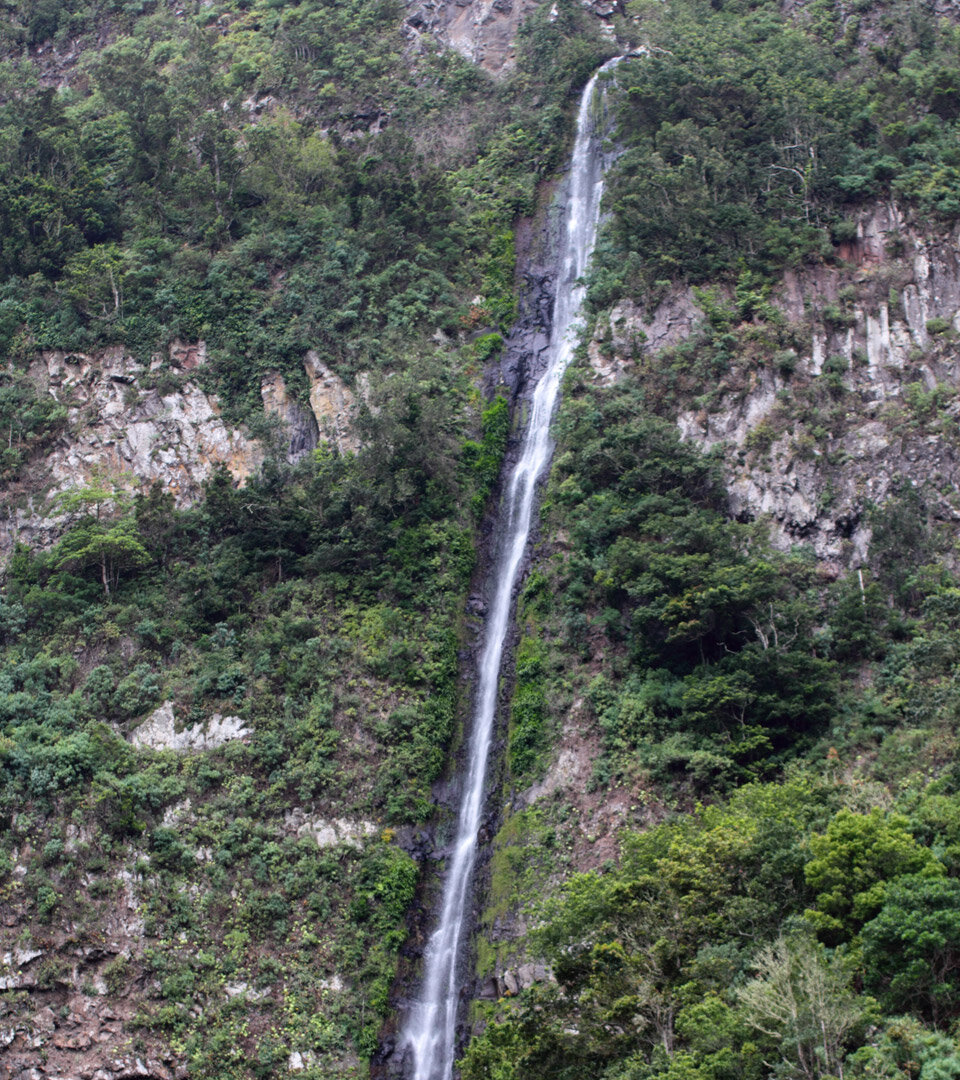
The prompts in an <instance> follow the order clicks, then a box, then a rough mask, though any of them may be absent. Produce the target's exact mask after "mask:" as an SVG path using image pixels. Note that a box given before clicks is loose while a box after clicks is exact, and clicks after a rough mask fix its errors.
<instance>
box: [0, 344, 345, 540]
mask: <svg viewBox="0 0 960 1080" xmlns="http://www.w3.org/2000/svg"><path fill="white" fill-rule="evenodd" d="M205 363H206V348H205V346H204V343H203V342H194V343H184V342H174V343H173V345H172V346H171V347H170V355H169V362H165V361H164V360H163V359H162V358H161V357H159V356H158V357H154V359H153V361H152V362H151V363H150V364H149V365H147V364H141V363H139V362H138V361H137V360H135V359H134V358H133V357H131V356H129V355H128V354H127V352H126V351H125V350H124V349H123V348H122V347H119V346H118V347H114V348H109V349H105V350H104V351H103V352H102V353H98V354H96V355H87V354H85V353H66V352H62V351H48V352H44V353H42V354H41V355H40V356H39V357H38V358H37V359H36V360H35V361H34V362H33V363H32V364H31V365H30V368H29V376H30V379H31V380H32V381H33V383H34V385H35V386H36V388H37V392H38V394H41V395H43V396H47V395H49V396H50V397H53V398H54V399H55V400H56V401H57V402H59V403H60V404H61V405H63V406H64V407H65V408H66V410H67V418H66V424H65V427H64V429H63V430H62V431H61V433H60V435H59V438H58V439H57V441H56V443H55V444H54V445H53V446H52V447H50V448H49V449H48V450H47V451H46V452H45V453H44V454H43V455H42V456H40V457H38V458H36V459H34V460H32V461H31V462H30V465H29V469H28V470H25V474H24V476H25V478H24V479H23V480H22V481H21V482H20V483H19V485H18V491H17V492H16V496H17V497H16V499H12V498H11V499H7V500H5V507H4V513H5V514H6V517H5V518H3V519H2V520H0V556H3V555H5V554H6V553H7V552H9V551H10V550H11V549H12V547H13V545H14V544H15V543H16V542H17V541H18V540H19V541H23V542H26V543H29V544H31V545H37V546H46V545H49V544H51V543H53V542H54V541H55V540H56V539H57V537H58V536H59V535H60V534H61V533H62V532H63V530H64V528H65V527H66V526H67V524H68V521H67V518H66V517H65V516H64V515H63V514H62V513H60V512H59V511H58V508H57V503H56V501H55V500H56V496H57V495H59V494H61V493H62V492H64V491H67V490H69V489H71V488H76V487H80V486H83V485H84V484H89V483H90V482H91V481H94V480H96V481H97V482H98V483H107V484H112V485H114V486H116V487H118V488H120V489H125V490H127V491H131V492H132V491H138V490H143V489H145V488H147V487H149V486H150V485H151V484H152V483H154V482H155V481H159V482H160V483H161V484H162V485H163V487H164V488H165V489H166V490H167V491H169V492H170V493H171V494H172V495H173V496H174V499H175V501H176V503H177V505H179V506H185V505H188V504H190V503H192V502H194V501H195V500H196V499H197V498H198V497H199V496H200V494H201V491H202V489H203V484H204V482H205V481H206V480H208V479H209V478H210V477H211V476H212V475H213V473H214V472H215V471H216V470H217V469H218V468H221V467H224V466H225V467H226V468H227V469H228V470H229V472H230V474H231V476H232V477H233V479H234V481H235V483H237V484H238V485H242V484H244V483H245V482H246V481H247V480H248V479H249V478H250V476H252V475H253V474H254V473H256V471H257V470H258V469H259V468H260V466H261V465H262V463H263V461H264V458H265V456H266V453H267V448H266V447H265V446H264V445H263V444H262V443H261V442H260V441H258V440H257V439H255V438H253V437H252V436H251V435H250V434H249V433H247V432H246V431H245V430H242V429H240V428H236V427H233V426H232V425H229V424H227V423H226V422H225V421H224V419H223V417H222V415H221V411H220V405H219V403H218V401H217V399H216V398H215V397H214V396H213V395H211V394H208V393H206V392H205V391H204V390H203V389H202V388H201V386H200V384H199V380H198V379H197V373H198V371H199V369H201V368H202V367H203V365H204V364H205ZM304 368H305V370H306V372H307V375H308V378H309V380H310V386H311V390H310V405H311V408H310V409H307V408H305V407H304V406H302V405H301V404H300V402H299V401H298V400H297V399H296V398H295V397H294V396H293V395H292V394H291V393H290V392H289V390H288V389H287V385H286V382H285V380H284V378H283V376H282V375H281V374H280V373H278V372H269V373H267V374H266V375H265V376H264V377H263V380H262V383H261V389H260V392H261V398H262V400H263V407H264V411H265V412H266V413H267V415H268V416H274V417H276V419H277V438H278V439H279V445H277V444H275V445H274V446H273V447H271V448H270V450H271V452H279V453H282V454H283V455H284V456H285V457H286V458H287V460H288V461H290V462H295V461H297V460H299V459H300V458H302V457H303V456H304V455H305V454H307V453H310V451H312V450H313V449H314V448H315V447H316V446H317V445H318V443H319V442H320V441H321V439H323V440H326V441H329V442H330V443H332V444H333V445H334V446H336V447H337V449H338V451H339V452H340V453H347V452H350V451H355V450H357V449H358V448H359V441H358V439H357V437H356V434H355V431H354V420H355V415H356V400H355V397H354V394H353V393H352V391H351V390H350V389H349V388H348V387H347V385H346V384H345V383H344V381H343V380H342V379H341V378H340V377H339V376H338V375H336V374H335V373H334V372H333V371H331V370H330V369H329V368H328V367H327V366H326V365H325V364H324V363H323V362H322V361H321V360H320V359H319V357H318V356H317V355H316V353H313V352H311V353H308V354H307V357H306V358H305V360H304Z"/></svg>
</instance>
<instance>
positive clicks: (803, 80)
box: [591, 0, 960, 333]
mask: <svg viewBox="0 0 960 1080" xmlns="http://www.w3.org/2000/svg"><path fill="white" fill-rule="evenodd" d="M634 7H635V8H636V10H637V13H638V17H639V18H642V21H643V32H644V39H645V42H646V44H647V46H648V48H649V52H647V53H645V55H643V56H642V57H641V58H638V59H636V60H628V61H627V62H625V63H623V64H622V65H621V66H620V68H619V70H618V76H617V80H618V83H619V84H620V86H621V88H622V96H621V104H620V109H619V137H620V139H621V141H622V143H623V145H624V146H625V152H624V154H623V156H622V157H621V159H620V160H619V162H618V163H617V165H616V167H615V169H614V171H613V173H612V175H611V178H610V183H609V196H608V203H609V206H610V209H611V211H612V216H611V220H610V223H609V226H608V228H607V230H606V235H605V238H604V240H603V241H602V243H601V245H600V250H599V252H598V258H597V259H596V260H595V263H594V268H593V271H592V282H593V284H592V289H591V299H592V302H593V303H594V304H596V305H597V306H601V307H605V306H608V305H610V304H612V303H613V302H615V301H616V299H618V298H619V297H620V296H622V295H633V296H636V295H638V294H644V293H645V294H646V295H647V296H652V295H653V294H655V291H656V290H655V283H656V282H657V281H659V280H663V279H668V280H669V279H676V278H685V279H688V280H691V281H693V282H695V283H696V282H705V281H712V280H716V279H717V278H718V277H731V278H732V277H734V276H735V275H736V274H737V272H738V270H739V269H740V267H741V266H743V265H744V264H746V265H747V266H748V267H749V268H750V269H751V270H752V271H755V272H757V273H759V274H761V275H771V274H775V273H777V272H778V271H780V270H781V269H782V268H783V267H785V266H790V265H795V264H797V263H799V262H802V261H803V260H805V259H809V258H821V257H829V256H830V254H831V237H830V235H829V231H828V225H829V224H830V223H831V221H832V220H835V218H836V215H837V213H838V211H840V210H841V209H842V208H843V206H844V204H846V203H850V202H859V201H863V200H867V199H871V198H876V197H883V196H885V195H891V194H892V195H894V196H896V197H898V198H899V199H900V200H903V201H906V202H909V203H912V204H913V205H915V206H916V207H917V208H918V209H919V210H921V212H923V213H926V214H931V213H932V214H937V215H942V216H944V217H948V218H952V217H955V216H956V215H957V214H958V213H960V199H958V192H960V187H958V176H960V173H958V168H957V166H958V161H957V155H956V150H955V140H956V130H957V124H958V122H960V119H958V114H957V111H956V109H955V97H956V87H955V85H954V84H955V82H956V80H955V79H954V77H953V75H952V74H950V73H951V72H952V70H953V65H952V57H953V55H954V52H955V49H956V40H957V33H958V31H957V28H956V26H955V25H953V24H952V23H951V22H948V21H946V20H940V21H937V20H935V19H934V17H933V16H932V15H929V14H928V13H926V12H923V13H921V12H919V11H918V10H917V9H916V8H915V6H914V5H910V4H908V3H904V2H892V3H888V4H884V5H883V7H882V11H883V15H882V21H883V32H884V34H885V35H886V37H885V40H886V41H887V42H888V43H887V44H884V45H876V44H873V43H872V39H870V38H869V37H868V36H867V35H866V34H864V37H863V39H862V40H858V38H859V35H860V33H861V26H860V20H859V18H858V17H857V16H851V15H850V13H849V12H845V13H844V15H843V17H841V16H840V13H839V8H837V7H836V6H835V5H834V4H833V3H832V2H826V3H823V4H819V5H815V10H816V11H817V12H818V13H821V12H823V13H829V15H824V16H823V19H822V21H821V19H820V15H819V14H818V15H817V16H814V15H813V14H812V13H808V12H806V11H805V12H804V15H803V16H802V17H795V16H794V15H793V13H787V12H785V11H783V10H782V8H781V7H780V6H779V5H777V4H775V3H772V2H770V3H767V2H760V3H752V4H749V5H743V4H739V3H713V4H706V3H701V2H699V0H673V2H671V3H669V4H667V5H659V6H658V5H653V4H649V3H643V2H642V0H635V3H634ZM890 42H896V45H895V46H894V45H891V44H889V43H890ZM834 239H835V240H837V241H841V240H842V239H843V238H842V236H840V235H835V237H834ZM734 253H735V256H736V257H733V256H734ZM824 314H825V317H826V318H828V319H830V320H833V319H834V315H835V316H836V319H839V320H841V322H842V321H845V320H846V319H847V318H848V314H847V313H845V312H843V311H842V310H840V309H839V308H837V309H836V311H835V312H825V313H824ZM933 332H934V331H931V333H933Z"/></svg>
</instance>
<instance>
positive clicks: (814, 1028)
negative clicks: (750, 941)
mask: <svg viewBox="0 0 960 1080" xmlns="http://www.w3.org/2000/svg"><path fill="white" fill-rule="evenodd" d="M755 963H756V967H757V970H758V975H757V977H756V978H755V979H753V980H752V981H751V982H749V983H747V984H746V986H744V987H742V988H741V989H740V990H738V991H737V1000H738V1002H739V1004H740V1007H741V1009H742V1010H743V1012H744V1015H745V1016H746V1019H747V1022H748V1023H749V1024H750V1025H751V1027H753V1028H755V1029H756V1030H757V1031H760V1032H762V1033H763V1034H765V1035H767V1036H769V1037H770V1038H771V1039H773V1040H774V1041H775V1043H776V1045H777V1046H778V1047H779V1049H780V1054H781V1057H782V1060H783V1061H784V1062H785V1063H786V1064H787V1065H788V1066H789V1068H790V1070H791V1071H792V1073H793V1075H795V1076H798V1077H801V1076H802V1077H805V1078H806V1080H820V1078H821V1077H825V1076H837V1077H840V1078H841V1080H842V1077H843V1058H844V1052H845V1049H846V1046H847V1043H848V1041H849V1040H850V1038H851V1036H852V1034H853V1033H854V1031H855V1030H856V1028H857V1027H858V1026H859V1025H860V1024H861V1022H862V1021H863V1019H864V1015H865V1011H866V1002H864V1001H863V1000H862V999H858V998H857V997H856V996H855V995H854V993H853V992H852V991H851V990H850V988H849V982H850V974H849V972H848V971H847V970H846V967H845V964H844V961H843V959H842V958H841V957H840V956H838V955H836V954H835V955H833V956H829V955H828V954H827V952H826V950H825V949H824V948H823V946H822V945H819V944H817V942H815V941H813V940H812V939H810V938H808V937H796V938H784V937H781V938H779V939H778V940H777V941H776V942H774V944H773V945H768V946H766V947H765V948H763V949H761V950H760V952H759V954H758V955H757V958H756V961H755ZM772 1067H773V1066H772V1065H771V1068H772Z"/></svg>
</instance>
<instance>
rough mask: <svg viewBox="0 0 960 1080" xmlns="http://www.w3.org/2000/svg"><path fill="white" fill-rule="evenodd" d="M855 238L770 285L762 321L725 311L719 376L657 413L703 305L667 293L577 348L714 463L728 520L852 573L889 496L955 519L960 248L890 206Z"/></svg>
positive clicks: (878, 210)
mask: <svg viewBox="0 0 960 1080" xmlns="http://www.w3.org/2000/svg"><path fill="white" fill-rule="evenodd" d="M855 224H856V231H855V235H854V236H853V237H852V238H851V239H850V240H849V241H846V242H844V243H842V244H839V245H838V246H837V248H836V250H835V257H834V259H833V260H832V263H828V264H826V265H822V266H810V267H805V268H801V269H798V270H795V271H791V272H789V273H787V274H786V275H785V277H784V279H783V281H782V283H781V285H780V286H779V288H777V289H775V290H773V291H772V292H771V294H770V296H769V304H770V309H769V310H768V311H767V312H766V314H763V315H754V316H752V317H750V318H747V319H743V320H742V319H740V317H739V316H738V315H737V314H735V313H734V312H733V308H731V314H730V316H729V321H730V327H729V328H730V330H731V331H732V333H733V334H734V336H735V337H736V345H735V347H734V350H733V355H732V358H731V360H730V362H729V365H728V368H727V370H725V371H723V372H721V373H720V374H719V377H717V378H716V379H715V380H711V382H710V383H709V384H708V385H704V384H700V385H697V386H695V387H691V388H690V389H679V390H674V391H673V392H672V393H670V394H669V399H670V402H671V404H670V405H669V406H667V405H666V404H665V402H666V400H667V397H665V396H662V395H665V394H667V390H666V383H667V382H669V381H670V380H671V378H673V381H674V382H675V383H677V385H680V384H682V382H683V376H682V373H680V372H679V369H680V368H681V367H682V366H683V365H684V364H685V363H686V364H690V363H692V362H695V357H694V355H693V353H691V352H690V351H689V349H688V352H687V354H686V358H685V355H684V351H683V350H682V349H678V347H679V346H680V345H681V344H682V343H684V342H686V343H687V345H688V346H689V345H690V344H691V343H694V342H697V341H698V340H700V341H701V342H703V343H704V347H706V344H705V343H706V340H707V339H708V338H710V337H711V335H710V334H709V333H707V334H705V328H709V317H708V315H706V314H705V312H704V310H703V309H704V307H707V306H708V303H707V302H705V301H704V297H703V295H702V294H701V296H700V300H699V302H698V295H697V293H696V291H695V290H692V289H687V290H679V291H678V290H674V291H672V292H671V293H670V294H669V295H668V296H667V297H666V298H665V299H663V301H662V302H661V303H660V304H659V305H657V306H656V307H654V308H653V309H652V310H642V309H640V308H638V307H636V306H635V305H633V304H630V303H629V302H628V303H622V304H620V305H618V306H617V307H615V308H614V309H613V310H612V311H611V312H610V313H609V315H605V316H604V317H603V318H601V319H600V320H599V321H598V323H597V325H596V328H595V331H594V334H593V340H592V341H591V343H590V347H589V356H590V364H591V366H592V368H593V371H594V373H595V378H596V379H597V380H598V381H599V382H600V383H603V384H611V383H613V382H616V381H617V380H619V379H624V378H638V379H640V380H648V381H649V383H650V395H651V398H652V399H653V400H654V401H656V400H657V395H661V397H660V400H661V402H663V403H664V404H663V405H662V406H661V407H663V408H666V409H667V410H668V411H669V410H671V409H672V410H673V411H674V412H675V415H676V422H677V424H678V427H679V429H680V431H681V432H682V434H683V437H684V438H685V439H689V440H690V441H692V442H695V443H696V444H697V445H698V446H701V447H702V448H704V449H706V450H715V451H716V452H718V453H721V454H722V456H723V462H724V470H725V475H726V480H727V486H728V490H729V507H730V512H731V513H732V514H733V515H734V516H736V517H738V518H741V519H754V518H766V519H768V520H769V521H770V522H771V525H772V528H773V536H774V538H775V540H776V542H777V543H778V544H779V545H780V546H782V547H784V548H788V547H790V546H791V545H793V544H809V545H811V546H812V548H813V550H814V551H815V552H816V555H817V557H818V558H819V559H822V560H825V561H827V562H828V563H830V564H836V566H837V567H838V568H840V567H850V566H857V565H860V564H861V563H862V562H863V561H864V559H865V557H866V552H867V549H868V547H869V543H870V528H869V524H868V522H867V519H866V511H867V509H868V507H869V506H871V505H878V504H880V503H882V502H883V501H884V499H885V498H886V497H887V495H888V494H889V493H890V491H891V489H892V488H893V487H894V486H895V485H896V484H897V483H899V482H901V481H908V482H909V483H911V484H914V485H916V486H918V487H922V488H923V489H924V491H925V492H926V493H927V494H928V497H929V499H930V503H931V507H932V508H933V512H934V513H935V514H936V516H938V517H940V518H942V519H943V520H945V521H955V520H958V513H960V502H958V498H957V494H956V493H957V489H958V484H960V460H958V433H960V429H958V417H960V400H957V392H958V388H960V349H958V346H957V333H958V331H960V256H958V245H960V234H958V232H957V230H956V229H954V230H951V231H949V232H937V231H933V230H930V229H929V227H928V226H926V224H925V223H924V222H923V221H921V220H918V219H917V218H916V217H912V216H910V215H909V214H906V213H905V212H904V211H903V210H902V209H900V208H898V207H897V206H896V205H894V204H886V205H882V206H876V207H874V208H872V209H870V210H865V211H863V212H861V213H860V215H859V216H858V218H857V219H856V222H855ZM718 302H719V303H721V304H723V303H731V304H732V303H733V292H732V290H729V291H727V292H726V293H723V294H722V295H711V296H710V297H709V305H715V304H716V303H718ZM711 310H712V308H711ZM720 317H721V318H724V316H722V315H721V316H720ZM694 351H695V350H694ZM671 371H672V372H673V376H671V375H670V372H671ZM674 376H676V377H675V378H674Z"/></svg>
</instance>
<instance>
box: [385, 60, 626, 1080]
mask: <svg viewBox="0 0 960 1080" xmlns="http://www.w3.org/2000/svg"><path fill="white" fill-rule="evenodd" d="M616 63H617V60H610V61H608V62H607V63H606V64H604V65H603V67H602V68H600V70H599V71H598V72H596V74H595V75H594V76H593V78H592V79H591V80H590V81H589V82H588V83H587V85H586V87H585V88H584V91H583V96H582V97H581V99H580V112H579V114H578V117H577V138H576V143H575V144H574V149H573V159H572V161H571V165H570V190H569V195H568V201H567V208H566V221H565V229H564V235H563V238H562V240H561V245H562V246H561V249H560V260H559V273H558V275H557V284H556V291H555V295H554V306H553V326H552V329H551V334H550V346H549V351H548V362H547V369H546V371H545V372H544V373H543V375H542V376H541V378H540V381H539V382H538V383H537V386H536V389H535V390H534V392H533V400H532V402H531V409H530V422H529V426H528V428H527V432H526V435H525V437H524V441H523V446H522V449H521V453H520V459H519V461H518V462H517V464H516V467H515V468H514V470H513V474H512V476H511V477H510V481H509V484H508V487H507V491H506V493H505V495H504V500H503V504H502V506H501V508H500V517H499V520H498V526H497V532H498V536H499V538H500V539H499V542H498V551H497V558H496V562H495V565H494V567H493V577H492V580H491V581H490V583H489V593H490V594H492V600H491V602H490V605H489V609H488V610H489V614H488V618H487V625H486V633H485V638H484V645H483V650H482V652H481V654H480V667H479V672H478V685H477V700H476V706H475V713H474V724H473V732H472V735H471V738H470V745H469V751H468V752H469V767H468V771H467V776H466V778H465V782H464V787H463V794H462V796H461V802H460V816H459V821H458V828H457V838H456V842H455V845H454V847H453V849H452V853H451V857H450V860H449V868H448V871H447V875H446V880H445V883H444V892H443V908H442V911H441V915H440V922H439V924H438V926H437V929H436V930H435V931H434V932H433V934H432V936H431V938H430V942H429V944H428V945H427V950H426V957H425V971H424V981H423V987H422V990H421V997H420V1000H419V1001H418V1002H417V1003H416V1005H415V1006H414V1007H413V1009H412V1010H411V1014H410V1017H409V1020H408V1023H407V1028H406V1031H405V1037H404V1041H405V1043H406V1045H407V1046H409V1047H410V1048H411V1049H412V1051H413V1062H414V1068H413V1080H449V1078H450V1076H451V1074H452V1072H453V1059H454V1043H455V1036H456V1019H457V1000H458V992H457V991H458V985H457V983H458V980H457V956H458V951H459V946H460V937H461V932H462V929H463V923H464V915H465V911H466V906H467V900H468V897H469V890H470V883H471V879H472V876H473V868H474V863H475V861H476V855H477V832H478V830H479V828H480V815H481V812H482V809H483V795H484V788H485V782H486V773H487V759H488V757H489V755H490V744H491V741H492V738H493V721H494V713H495V710H496V704H497V688H498V683H499V678H500V667H501V663H502V659H503V647H504V642H505V640H506V636H507V628H508V626H509V623H510V613H511V599H512V596H513V590H514V587H515V586H516V583H517V577H518V575H519V573H520V565H521V562H522V560H523V554H524V550H525V549H526V546H527V539H528V537H529V534H530V521H531V516H532V514H533V505H534V495H535V490H536V486H537V480H538V479H539V478H540V476H541V474H542V473H543V470H544V468H545V467H546V465H547V462H548V461H549V459H550V454H551V452H552V449H553V444H552V442H551V439H550V419H551V417H552V415H553V410H554V406H555V405H556V401H557V394H558V392H559V389H560V380H561V378H562V376H563V372H564V369H565V368H566V366H567V364H568V363H569V362H570V359H571V357H572V356H573V350H574V348H575V347H576V343H577V336H578V331H579V329H580V320H579V313H580V307H581V305H582V303H583V297H584V287H583V285H581V284H579V280H580V278H582V276H583V274H584V272H585V271H586V269H587V263H588V261H589V259H590V255H591V253H592V252H593V245H594V241H595V239H596V235H597V221H598V218H599V215H600V196H601V193H602V190H603V158H602V153H601V144H602V140H603V130H602V124H600V123H596V118H597V110H596V109H595V108H594V104H595V103H594V89H595V87H596V82H597V79H598V77H599V76H600V74H601V73H602V72H604V71H606V70H608V69H609V68H610V67H612V66H613V65H614V64H616Z"/></svg>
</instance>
